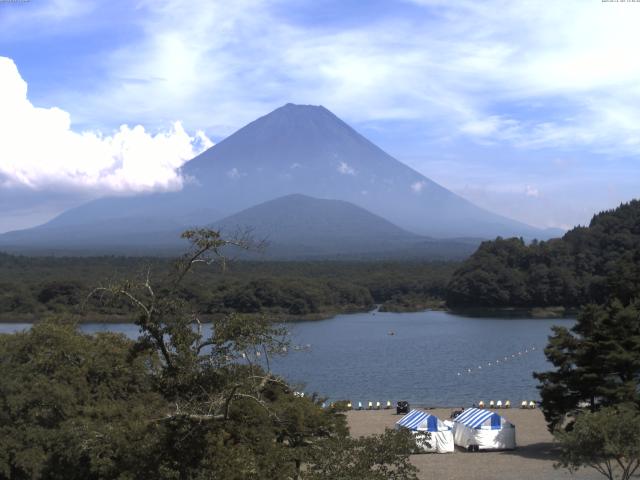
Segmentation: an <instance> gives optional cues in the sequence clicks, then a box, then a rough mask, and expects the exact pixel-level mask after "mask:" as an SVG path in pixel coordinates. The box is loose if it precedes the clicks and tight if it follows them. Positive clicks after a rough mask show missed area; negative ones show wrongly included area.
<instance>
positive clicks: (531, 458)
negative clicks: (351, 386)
mask: <svg viewBox="0 0 640 480" xmlns="http://www.w3.org/2000/svg"><path fill="white" fill-rule="evenodd" d="M452 410H453V409H444V408H436V409H430V410H427V411H428V412H430V413H433V414H435V415H437V416H438V417H440V418H441V419H443V420H445V419H448V418H449V415H450V414H451V411H452ZM498 413H500V414H501V415H503V416H504V417H505V418H506V419H507V420H509V421H510V422H511V423H513V424H514V425H515V426H516V441H517V444H518V448H517V449H516V450H514V451H505V452H478V453H467V452H464V451H462V450H459V449H457V450H456V452H455V453H452V454H422V455H413V456H412V457H411V461H412V463H413V464H414V465H415V466H416V467H418V468H419V469H420V474H419V478H420V479H434V478H437V479H439V480H449V479H451V480H454V479H463V480H468V479H482V480H484V479H487V480H494V479H495V480H498V479H500V480H507V479H509V480H512V479H535V480H552V479H572V478H575V479H589V480H590V479H598V478H602V476H601V475H600V474H599V473H597V472H596V471H595V470H592V469H582V470H580V471H579V472H577V473H576V474H574V475H571V474H569V472H568V471H567V470H566V469H555V468H554V467H553V464H554V463H555V461H556V458H557V456H556V450H555V448H554V444H553V437H552V436H551V434H549V432H548V431H547V429H546V424H545V422H544V417H543V415H542V412H540V411H539V410H537V409H535V410H521V409H508V410H498ZM400 418H401V416H398V415H396V413H395V409H394V410H379V411H377V410H373V411H368V410H362V411H350V412H347V420H348V422H349V427H350V429H351V433H352V435H354V436H362V435H370V434H374V433H382V432H384V429H385V428H393V426H394V424H395V423H396V422H397V421H398V419H400Z"/></svg>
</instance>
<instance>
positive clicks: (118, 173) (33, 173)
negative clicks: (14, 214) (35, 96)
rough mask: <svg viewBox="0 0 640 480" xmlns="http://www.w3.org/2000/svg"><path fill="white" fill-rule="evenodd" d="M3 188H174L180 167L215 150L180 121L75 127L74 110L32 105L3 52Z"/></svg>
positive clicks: (179, 182) (0, 152) (0, 137)
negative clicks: (153, 127)
mask: <svg viewBox="0 0 640 480" xmlns="http://www.w3.org/2000/svg"><path fill="white" fill-rule="evenodd" d="M0 85H2V88H1V89H0V105H2V108H0V182H1V183H0V186H2V187H5V188H7V187H25V186H26V187H29V188H31V189H42V188H47V187H51V186H62V187H65V188H72V189H77V190H91V191H92V192H103V193H129V192H141V191H151V190H175V189H179V188H181V187H182V183H183V178H182V177H181V175H180V172H179V168H180V167H181V166H182V165H183V164H184V163H185V162H186V161H187V160H190V159H191V158H193V157H194V156H196V155H197V154H198V153H200V152H202V151H203V150H204V149H206V148H209V147H210V146H211V145H212V142H211V141H210V140H209V138H208V137H207V136H206V135H205V134H204V133H203V132H201V131H198V132H196V133H195V135H193V136H190V135H189V134H188V133H187V132H186V131H185V130H184V128H183V127H182V125H181V123H180V122H175V123H174V124H173V125H172V126H171V128H169V129H168V130H166V131H164V132H160V133H155V134H153V133H151V132H148V131H147V130H145V128H144V127H143V126H142V125H136V126H134V127H129V126H127V125H122V126H121V127H120V128H119V129H118V130H116V131H115V132H113V133H111V134H108V135H105V134H103V133H101V132H99V131H83V132H76V131H74V130H73V129H72V127H71V117H70V114H69V113H68V112H66V111H64V110H61V109H60V108H56V107H52V108H40V107H36V106H34V105H33V104H32V103H31V102H30V101H29V99H28V96H27V83H26V82H25V81H24V80H23V79H22V77H21V76H20V73H19V72H18V69H17V67H16V65H15V63H14V62H13V61H12V60H11V59H10V58H7V57H0Z"/></svg>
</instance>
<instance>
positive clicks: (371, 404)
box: [367, 402, 373, 410]
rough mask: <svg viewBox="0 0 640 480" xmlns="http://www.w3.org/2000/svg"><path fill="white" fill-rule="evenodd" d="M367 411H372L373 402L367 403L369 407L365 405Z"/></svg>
mask: <svg viewBox="0 0 640 480" xmlns="http://www.w3.org/2000/svg"><path fill="white" fill-rule="evenodd" d="M367 410H373V402H369V405H367Z"/></svg>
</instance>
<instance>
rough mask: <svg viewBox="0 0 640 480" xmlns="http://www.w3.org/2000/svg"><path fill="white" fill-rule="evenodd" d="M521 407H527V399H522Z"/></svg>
mask: <svg viewBox="0 0 640 480" xmlns="http://www.w3.org/2000/svg"><path fill="white" fill-rule="evenodd" d="M520 408H527V401H526V400H522V403H521V404H520Z"/></svg>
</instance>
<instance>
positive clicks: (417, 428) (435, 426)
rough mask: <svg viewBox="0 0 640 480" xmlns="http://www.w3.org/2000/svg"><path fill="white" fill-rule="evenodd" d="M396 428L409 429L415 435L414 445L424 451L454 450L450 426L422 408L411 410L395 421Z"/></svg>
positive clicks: (447, 451)
mask: <svg viewBox="0 0 640 480" xmlns="http://www.w3.org/2000/svg"><path fill="white" fill-rule="evenodd" d="M396 428H407V429H409V430H411V431H412V432H413V433H414V435H415V437H416V445H417V446H418V447H420V448H421V449H422V450H423V451H425V452H437V453H450V452H453V451H454V450H455V445H454V443H453V432H452V430H451V427H450V426H448V425H446V424H445V423H444V422H443V421H442V420H440V419H439V418H438V417H436V416H435V415H431V414H430V413H427V412H424V411H422V410H411V411H410V412H409V413H407V414H406V415H405V416H404V417H402V418H401V419H400V420H398V421H397V422H396ZM427 432H429V436H430V438H429V439H427V435H426V433H427Z"/></svg>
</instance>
